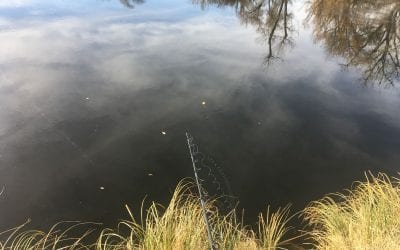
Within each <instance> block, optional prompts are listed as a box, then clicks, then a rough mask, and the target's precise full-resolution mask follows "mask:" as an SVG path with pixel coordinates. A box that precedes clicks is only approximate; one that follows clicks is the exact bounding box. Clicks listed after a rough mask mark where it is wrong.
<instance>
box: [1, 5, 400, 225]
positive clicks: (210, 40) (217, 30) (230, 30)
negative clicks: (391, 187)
mask: <svg viewBox="0 0 400 250" xmlns="http://www.w3.org/2000/svg"><path fill="white" fill-rule="evenodd" d="M176 6H179V7H176ZM35 13H36V14H35ZM295 13H296V12H295ZM299 14H300V15H301V16H304V14H301V12H300V13H299ZM0 15H1V17H0V74H1V75H0V78H1V81H0V100H1V101H0V102H1V105H0V156H1V157H0V171H1V174H0V185H4V186H5V193H4V194H3V196H2V197H1V199H0V206H1V208H0V209H1V210H2V211H3V212H2V214H6V215H9V216H4V217H2V218H0V223H4V224H5V225H11V224H15V223H19V222H22V221H23V220H25V218H27V217H32V218H33V219H34V220H36V223H37V224H40V223H42V224H46V223H50V224H51V223H54V222H55V221H57V220H60V219H82V220H103V219H104V220H106V221H108V220H111V219H115V218H119V217H121V216H122V215H123V212H122V210H123V204H124V203H125V202H127V201H131V203H133V204H136V203H139V202H138V201H139V200H141V199H142V198H143V197H144V195H145V194H149V195H150V198H157V199H165V192H166V190H168V188H172V187H174V185H175V183H176V181H177V180H179V179H181V178H182V177H185V176H189V175H191V172H190V168H188V159H187V155H186V154H187V151H186V148H185V145H186V144H185V141H184V132H185V131H186V130H187V129H190V130H191V132H192V133H193V135H194V136H195V138H196V139H197V140H198V141H199V143H200V145H201V147H202V148H205V149H206V150H207V153H209V154H210V155H212V156H214V157H215V158H216V159H217V161H218V162H219V163H220V165H221V166H222V167H223V168H224V169H225V170H226V172H227V175H228V177H229V179H230V181H231V182H232V186H233V189H234V192H235V194H236V195H238V196H239V197H240V200H241V202H242V205H243V206H245V207H248V211H249V213H254V212H255V211H259V210H261V208H262V207H263V206H264V205H266V204H267V203H272V204H273V205H282V204H286V203H287V202H295V207H296V208H300V207H301V206H303V205H304V203H305V202H307V201H308V200H310V199H312V198H316V197H319V196H320V195H321V194H323V193H326V192H332V191H338V190H339V189H340V188H342V187H344V186H347V185H348V184H349V183H350V182H351V181H352V180H354V179H356V178H358V177H360V176H361V175H362V171H364V170H366V169H374V170H385V171H388V172H396V169H395V167H396V166H397V165H396V162H398V160H399V157H398V152H399V149H400V140H399V139H400V116H399V115H398V108H399V98H398V97H399V91H398V88H397V87H393V88H390V89H384V88H379V87H364V86H363V85H362V84H361V83H359V82H358V81H357V79H358V77H359V76H358V74H357V72H355V71H343V70H341V68H340V67H339V66H338V65H337V61H336V59H332V58H330V57H329V56H327V55H326V54H324V50H323V48H321V46H319V45H315V44H314V43H313V40H312V38H311V37H310V31H309V30H308V29H305V28H304V27H303V26H302V25H301V21H300V20H297V19H296V20H297V21H296V23H297V26H298V28H299V29H301V32H299V33H298V38H297V39H296V45H295V46H294V47H293V48H291V49H289V50H288V51H287V52H286V54H285V57H284V58H285V59H284V60H283V61H279V62H278V63H276V64H274V65H273V66H272V67H271V68H269V69H268V70H267V69H265V67H264V66H263V65H262V63H261V62H262V59H263V57H264V56H265V55H264V54H265V53H266V50H265V47H264V46H263V44H262V43H260V42H258V40H259V39H258V38H259V35H258V34H257V33H256V32H255V31H254V30H253V29H252V27H251V26H248V27H245V26H243V25H240V24H239V21H238V20H237V19H236V17H235V15H234V12H233V11H232V10H231V9H229V8H226V9H214V8H212V7H210V8H208V9H207V10H206V11H201V10H200V8H199V7H198V6H192V5H191V4H190V3H189V2H184V3H170V2H168V1H166V2H161V3H158V2H156V1H149V2H147V3H145V4H143V5H138V6H136V7H135V9H133V10H130V9H125V8H123V6H122V5H120V4H119V3H118V1H114V2H111V1H110V2H108V1H81V2H79V3H78V2H74V3H70V2H66V1H55V2H54V1H52V2H51V3H50V1H48V2H43V1H40V2H39V1H34V0H32V1H22V0H21V1H17V2H14V5H13V4H9V5H6V4H5V3H2V4H0ZM21 17H23V18H21ZM203 100H206V101H207V105H206V106H204V105H201V102H202V101H203ZM164 130H165V131H167V135H166V136H162V135H160V132H161V131H164ZM189 166H190V165H189ZM149 172H151V173H152V174H154V178H149V176H148V173H149ZM99 186H104V187H105V190H104V191H101V192H100V191H98V188H99ZM296 202H297V203H296ZM296 204H297V205H296ZM136 205H140V204H136ZM44 214H45V215H44ZM6 218H7V219H6ZM42 219H44V220H45V221H44V222H41V220H42ZM3 220H5V221H3Z"/></svg>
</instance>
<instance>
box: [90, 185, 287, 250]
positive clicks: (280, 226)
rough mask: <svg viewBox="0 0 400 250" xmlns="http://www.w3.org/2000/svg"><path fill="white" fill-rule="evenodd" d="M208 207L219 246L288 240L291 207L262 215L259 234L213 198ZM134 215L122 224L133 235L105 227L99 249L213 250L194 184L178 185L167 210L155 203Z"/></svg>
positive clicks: (270, 246)
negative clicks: (139, 216) (137, 216)
mask: <svg viewBox="0 0 400 250" xmlns="http://www.w3.org/2000/svg"><path fill="white" fill-rule="evenodd" d="M206 210H207V216H208V221H209V223H210V226H211V230H212V238H213V240H214V243H215V245H217V246H218V249H277V248H278V247H279V246H281V245H283V244H285V243H286V242H285V241H283V240H282V239H283V237H284V235H285V233H286V232H287V230H288V229H287V227H286V224H287V222H288V220H289V219H290V217H289V213H288V208H284V209H282V210H278V211H277V212H276V213H270V212H269V210H267V213H266V215H265V218H266V219H264V217H263V216H262V215H260V220H259V232H258V234H257V233H255V232H254V231H252V230H250V229H248V228H246V227H245V226H243V224H241V223H239V222H238V220H237V218H236V214H235V213H234V211H232V212H230V213H229V214H228V215H225V216H222V215H220V214H219V212H218V209H217V208H216V207H215V206H214V205H213V201H209V202H207V207H206ZM128 211H129V209H128ZM130 215H131V220H130V221H123V222H121V223H120V227H119V228H120V229H121V227H125V228H128V230H125V231H129V235H125V236H124V235H121V234H119V233H118V232H115V231H113V230H104V231H103V232H102V234H101V236H100V237H99V240H98V241H97V244H96V247H97V249H102V250H108V249H164V250H169V249H170V250H175V249H177V250H179V249H209V239H208V237H207V231H206V224H205V222H204V218H203V214H202V210H201V206H200V204H199V199H198V197H197V196H196V195H194V194H192V193H191V192H190V184H187V183H186V184H184V183H181V184H180V185H178V187H177V189H176V190H175V192H174V194H173V196H172V198H171V201H170V204H169V205H168V207H166V208H165V209H164V208H163V207H161V206H160V205H157V204H156V203H153V204H152V205H151V206H150V208H149V209H148V210H147V213H146V216H145V218H142V220H141V222H140V223H138V222H136V221H135V219H134V217H133V216H132V213H130Z"/></svg>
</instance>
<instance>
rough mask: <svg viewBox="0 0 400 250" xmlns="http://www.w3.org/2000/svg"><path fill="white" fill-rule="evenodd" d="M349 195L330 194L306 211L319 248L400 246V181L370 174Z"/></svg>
mask: <svg viewBox="0 0 400 250" xmlns="http://www.w3.org/2000/svg"><path fill="white" fill-rule="evenodd" d="M366 177H367V180H366V181H365V182H358V183H356V187H355V188H353V190H348V193H347V194H333V195H328V196H326V197H325V198H323V199H322V200H320V201H317V202H313V203H312V204H311V205H310V206H309V207H307V208H306V209H305V211H304V214H305V218H306V220H307V221H308V222H309V224H310V225H311V226H312V229H311V231H310V232H309V233H310V235H311V238H312V239H313V241H314V242H315V247H316V248H318V249H379V250H380V249H400V182H399V180H398V179H390V178H389V177H388V176H387V175H385V174H379V175H377V176H376V177H375V176H373V175H372V174H370V173H369V174H366Z"/></svg>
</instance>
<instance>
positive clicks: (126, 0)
mask: <svg viewBox="0 0 400 250" xmlns="http://www.w3.org/2000/svg"><path fill="white" fill-rule="evenodd" d="M119 1H120V2H121V3H122V4H123V5H124V6H125V7H127V8H130V9H133V8H135V5H137V4H142V3H144V0H119Z"/></svg>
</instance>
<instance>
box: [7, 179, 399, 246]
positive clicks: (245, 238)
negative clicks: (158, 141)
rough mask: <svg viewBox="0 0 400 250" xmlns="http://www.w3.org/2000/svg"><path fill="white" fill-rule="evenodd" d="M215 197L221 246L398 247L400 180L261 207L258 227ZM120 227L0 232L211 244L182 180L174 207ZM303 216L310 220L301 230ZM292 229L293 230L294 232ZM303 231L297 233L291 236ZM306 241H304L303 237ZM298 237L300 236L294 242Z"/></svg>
mask: <svg viewBox="0 0 400 250" xmlns="http://www.w3.org/2000/svg"><path fill="white" fill-rule="evenodd" d="M215 203H216V202H215V200H210V201H208V202H207V203H206V210H207V216H208V221H209V224H210V227H211V234H212V238H213V241H214V245H215V247H216V248H217V249H399V246H400V180H399V179H397V178H389V177H388V176H387V175H385V174H382V173H380V174H378V175H376V176H374V175H372V174H371V173H367V174H366V180H365V181H362V182H356V183H355V184H354V185H353V187H352V188H351V189H350V190H346V191H345V192H344V193H336V194H329V195H327V196H325V197H324V198H322V199H320V200H318V201H314V202H311V203H310V204H309V205H308V206H307V207H306V208H305V209H304V210H303V211H300V212H298V213H293V214H291V213H290V211H289V206H286V207H284V208H282V209H278V210H277V211H275V212H271V211H270V209H269V207H268V208H267V209H266V211H265V212H264V213H260V215H259V219H258V223H257V226H256V227H255V228H252V227H250V226H247V225H244V224H243V222H242V221H241V220H240V218H238V216H237V214H236V212H235V210H233V211H231V212H230V213H228V214H225V215H223V214H221V213H220V212H219V211H218V208H217V206H216V205H215ZM127 211H128V214H129V217H130V218H129V219H128V220H124V221H121V222H120V223H119V224H118V227H117V229H102V230H101V229H100V230H97V229H90V228H99V227H100V226H101V225H100V224H96V223H80V222H61V223H58V224H56V225H55V226H53V227H52V228H51V229H50V230H49V231H48V232H42V231H37V230H27V229H26V227H27V224H28V223H29V221H28V222H27V223H25V224H23V225H21V226H18V227H15V228H13V229H10V230H7V231H4V232H2V233H0V250H5V249H18V250H20V249H97V250H108V249H110V250H111V249H113V250H114V249H118V250H119V249H128V250H131V249H132V250H133V249H165V250H175V249H177V250H179V249H209V248H210V244H209V238H208V237H207V231H206V224H205V222H204V218H203V214H202V209H201V206H200V204H199V199H198V197H197V195H196V193H195V192H193V184H192V183H191V182H189V181H188V180H183V181H181V182H180V183H179V184H178V186H177V188H176V190H175V192H174V194H173V196H172V198H171V201H170V203H169V204H168V206H167V207H163V206H161V205H159V204H157V203H152V204H151V205H150V207H148V208H144V207H143V205H142V211H141V213H140V214H139V220H138V219H137V217H136V216H137V215H136V214H135V215H134V214H133V213H132V211H131V210H130V209H129V207H127ZM295 216H299V217H300V218H302V219H303V220H304V221H305V223H306V227H305V228H304V229H302V230H301V231H298V232H294V234H293V231H294V229H293V228H291V227H290V226H289V221H290V220H291V219H292V218H293V217H295ZM289 231H290V232H289ZM289 233H290V235H297V236H294V238H293V237H292V238H290V237H289V236H288V235H289ZM299 241H300V242H301V243H299ZM294 242H295V243H294Z"/></svg>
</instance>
